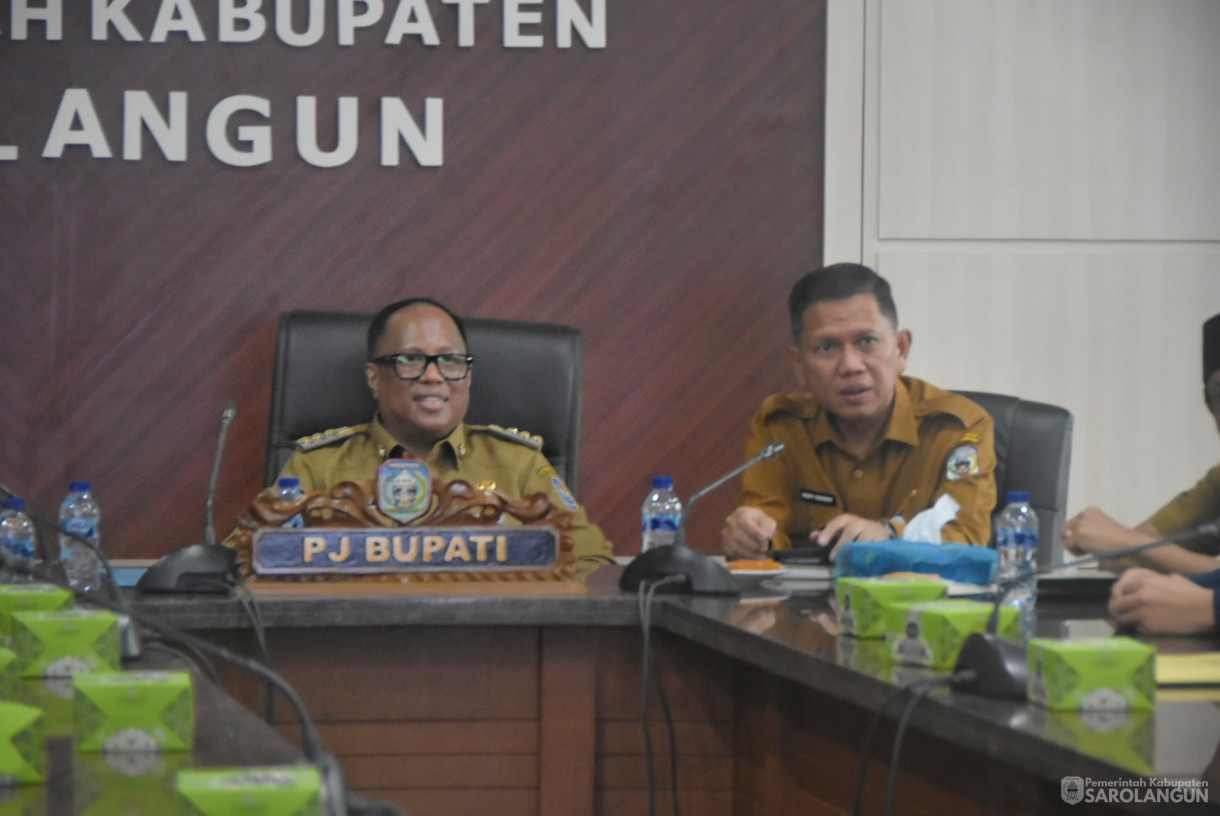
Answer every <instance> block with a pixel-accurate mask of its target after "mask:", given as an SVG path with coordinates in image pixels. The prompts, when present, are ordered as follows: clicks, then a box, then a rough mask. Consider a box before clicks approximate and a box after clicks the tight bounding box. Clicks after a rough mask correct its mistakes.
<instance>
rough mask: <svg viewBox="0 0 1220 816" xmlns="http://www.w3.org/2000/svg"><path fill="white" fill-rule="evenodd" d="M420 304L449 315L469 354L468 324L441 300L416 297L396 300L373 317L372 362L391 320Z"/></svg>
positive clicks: (370, 346) (370, 339)
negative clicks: (409, 307) (406, 309)
mask: <svg viewBox="0 0 1220 816" xmlns="http://www.w3.org/2000/svg"><path fill="white" fill-rule="evenodd" d="M419 303H426V304H428V305H429V306H435V307H436V308H438V309H440V310H441V311H442V312H444V313H445V314H447V315H449V317H450V318H451V319H452V320H453V322H454V323H455V324H457V330H458V334H460V335H462V343H463V344H464V345H465V346H466V347H467V348H466V351H467V352H468V353H469V351H470V344H469V343H467V342H466V324H465V323H463V322H462V318H460V317H458V316H457V315H455V314H454V313H453V311H452V310H451V309H450V308H449V307H448V306H446V305H445V304H443V303H441V302H440V301H439V300H433V299H432V298H426V297H414V298H407V299H406V300H396V301H394V302H393V303H391V304H390V305H389V306H386V307H384V308H383V309H382V310H381V311H380V312H378V313H377V314H376V315H374V316H373V322H372V323H370V324H369V336H368V349H367V351H368V358H369V359H370V360H372V359H373V355H374V354H376V353H377V344H378V343H380V342H381V338H383V337H385V330H386V326H388V325H389V323H390V318H391V317H393V316H394V315H396V314H398V313H399V312H401V311H402V310H403V309H405V308H407V307H408V306H415V305H416V304H419Z"/></svg>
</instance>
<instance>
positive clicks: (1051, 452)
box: [957, 391, 1072, 567]
mask: <svg viewBox="0 0 1220 816" xmlns="http://www.w3.org/2000/svg"><path fill="white" fill-rule="evenodd" d="M957 393H959V394H961V395H962V396H963V397H966V398H967V399H970V400H973V401H974V402H976V403H978V404H979V405H980V406H981V407H982V408H983V410H984V411H986V412H987V413H988V414H990V415H991V419H992V420H993V421H994V422H995V452H996V469H995V482H996V508H995V511H994V512H993V513H992V515H991V519H992V539H993V541H992V545H993V546H994V543H995V542H994V538H995V520H996V518H997V517H998V516H999V515H1000V513H1001V512H1002V511H1003V510H1004V507H1005V505H1006V504H1007V503H1008V500H1007V494H1008V491H1009V490H1025V491H1028V492H1029V502H1030V505H1031V506H1032V507H1033V508H1034V510H1035V511H1036V512H1037V514H1038V559H1037V561H1038V566H1039V567H1044V566H1049V565H1050V564H1053V563H1056V562H1057V560H1058V559H1059V553H1060V542H1059V529H1060V528H1061V527H1062V526H1063V522H1064V521H1065V516H1066V514H1067V493H1068V476H1069V475H1070V472H1071V464H1072V414H1071V412H1069V411H1068V410H1066V409H1064V408H1060V407H1058V406H1056V405H1048V404H1046V403H1044V402H1033V401H1031V400H1023V399H1021V398H1019V397H1010V396H1006V395H1004V394H990V393H987V392H984V391H958V392H957Z"/></svg>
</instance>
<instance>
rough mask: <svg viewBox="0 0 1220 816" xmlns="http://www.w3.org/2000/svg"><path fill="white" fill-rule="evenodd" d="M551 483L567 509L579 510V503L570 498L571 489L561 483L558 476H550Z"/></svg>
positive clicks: (561, 480)
mask: <svg viewBox="0 0 1220 816" xmlns="http://www.w3.org/2000/svg"><path fill="white" fill-rule="evenodd" d="M551 485H552V486H553V487H554V488H555V492H556V493H558V494H559V498H560V499H562V500H563V503H564V504H566V505H567V506H568V509H569V510H579V509H580V505H579V504H577V503H576V499H574V498H572V493H571V491H569V490H568V486H567V485H566V484H564V483H563V479H560V478H559V477H558V476H552V477H551Z"/></svg>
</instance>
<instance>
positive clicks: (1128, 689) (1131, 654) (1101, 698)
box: [1026, 637, 1156, 711]
mask: <svg viewBox="0 0 1220 816" xmlns="http://www.w3.org/2000/svg"><path fill="white" fill-rule="evenodd" d="M1026 690H1027V696H1028V697H1029V700H1030V702H1034V703H1038V704H1039V705H1044V706H1046V707H1047V708H1049V709H1051V710H1052V711H1099V710H1119V711H1124V710H1127V711H1144V710H1147V709H1150V708H1152V706H1153V704H1154V703H1155V702H1156V649H1154V648H1152V647H1151V646H1149V645H1147V644H1145V643H1140V642H1139V641H1136V640H1132V639H1131V638H1126V637H1109V638H1079V639H1076V640H1050V639H1047V638H1034V639H1033V640H1031V641H1030V642H1029V683H1028V685H1027V686H1026Z"/></svg>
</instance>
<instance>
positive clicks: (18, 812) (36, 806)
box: [0, 785, 47, 816]
mask: <svg viewBox="0 0 1220 816" xmlns="http://www.w3.org/2000/svg"><path fill="white" fill-rule="evenodd" d="M0 816H47V788H46V786H45V785H19V786H18V785H12V786H9V787H0Z"/></svg>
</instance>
